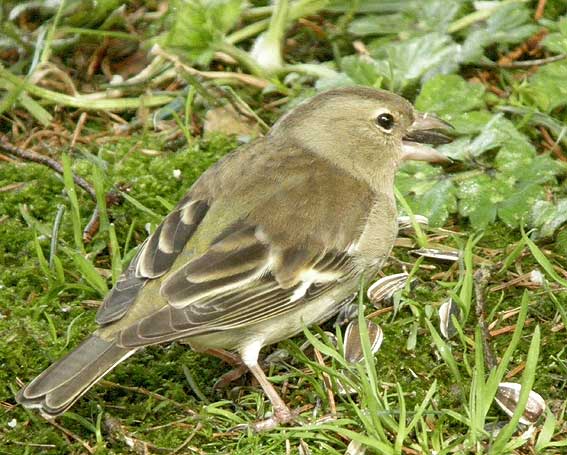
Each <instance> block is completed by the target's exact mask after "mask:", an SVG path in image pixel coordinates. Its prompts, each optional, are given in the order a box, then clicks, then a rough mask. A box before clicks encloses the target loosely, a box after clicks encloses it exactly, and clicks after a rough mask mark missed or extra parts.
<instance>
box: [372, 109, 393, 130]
mask: <svg viewBox="0 0 567 455" xmlns="http://www.w3.org/2000/svg"><path fill="white" fill-rule="evenodd" d="M394 123H395V122H394V116H393V115H392V114H388V113H383V114H380V115H379V116H378V117H376V124H377V125H378V126H379V127H381V128H383V129H384V130H386V131H390V130H391V129H392V128H393V127H394Z"/></svg>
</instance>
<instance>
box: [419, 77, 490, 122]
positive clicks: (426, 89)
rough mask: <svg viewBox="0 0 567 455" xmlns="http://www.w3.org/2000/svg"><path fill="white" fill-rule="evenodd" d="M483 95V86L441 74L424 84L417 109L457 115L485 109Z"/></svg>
mask: <svg viewBox="0 0 567 455" xmlns="http://www.w3.org/2000/svg"><path fill="white" fill-rule="evenodd" d="M483 95H484V87H483V86H482V85H481V84H471V83H469V82H467V81H465V80H464V79H463V78H462V77H461V76H457V75H456V74H451V75H442V74H440V75H437V76H435V77H433V78H431V79H430V80H428V81H427V82H426V83H425V84H423V87H422V89H421V92H420V94H419V96H418V97H417V99H416V101H415V107H416V108H417V109H418V110H419V111H422V112H433V113H436V114H439V115H444V114H445V115H447V114H456V113H461V112H467V111H472V110H474V109H478V108H481V107H484V100H483V98H482V97H483Z"/></svg>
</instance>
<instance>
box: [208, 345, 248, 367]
mask: <svg viewBox="0 0 567 455" xmlns="http://www.w3.org/2000/svg"><path fill="white" fill-rule="evenodd" d="M203 352H204V353H205V354H209V355H212V356H214V357H216V358H217V359H221V360H222V361H223V362H226V363H228V364H229V365H231V366H233V367H239V366H241V365H243V363H242V359H241V358H240V356H239V355H238V354H234V353H233V352H230V351H227V350H225V349H216V348H210V349H207V350H205V351H203Z"/></svg>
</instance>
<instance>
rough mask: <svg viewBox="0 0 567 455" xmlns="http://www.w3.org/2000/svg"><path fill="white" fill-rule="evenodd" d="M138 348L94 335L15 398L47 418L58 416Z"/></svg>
mask: <svg viewBox="0 0 567 455" xmlns="http://www.w3.org/2000/svg"><path fill="white" fill-rule="evenodd" d="M135 351H136V349H128V348H123V347H120V346H117V344H116V343H115V342H113V341H105V340H103V339H102V338H99V337H98V336H96V335H93V336H91V337H90V338H87V339H86V340H85V341H83V342H82V343H81V344H80V345H79V346H78V347H77V348H76V349H75V350H74V351H71V352H70V353H69V354H67V355H66V356H65V357H63V358H62V359H60V360H59V361H57V362H56V363H54V364H53V365H51V366H50V367H49V368H47V369H46V370H45V371H44V372H43V373H41V374H40V375H39V376H38V377H37V378H35V379H34V380H33V381H32V382H31V383H30V384H28V386H27V387H24V388H23V389H22V390H20V392H19V393H18V395H17V397H16V399H17V401H18V402H19V403H20V404H22V405H24V406H25V407H28V408H38V409H39V410H40V412H41V413H42V414H43V415H44V416H45V417H47V418H50V417H55V416H57V415H59V414H62V413H63V412H65V411H66V410H67V409H68V408H69V407H70V406H71V405H72V404H73V403H74V402H75V401H76V400H78V399H79V398H80V397H81V396H82V395H83V394H84V393H86V391H87V390H89V388H91V386H93V385H94V384H95V383H96V382H97V381H98V380H99V379H101V378H102V377H103V376H104V375H105V374H106V373H108V372H109V371H110V370H112V369H113V368H114V367H115V366H116V365H118V364H119V363H120V362H122V361H123V360H125V359H126V358H127V357H129V356H130V355H132V354H133V353H134V352H135Z"/></svg>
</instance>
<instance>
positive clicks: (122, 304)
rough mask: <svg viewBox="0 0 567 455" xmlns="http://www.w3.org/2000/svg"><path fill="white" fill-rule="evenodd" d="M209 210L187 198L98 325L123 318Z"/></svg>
mask: <svg viewBox="0 0 567 455" xmlns="http://www.w3.org/2000/svg"><path fill="white" fill-rule="evenodd" d="M208 208H209V206H208V204H207V203H206V202H204V201H200V200H197V201H194V200H191V199H188V198H187V199H184V200H183V201H181V202H180V203H179V205H178V206H177V207H176V208H175V209H174V210H173V211H172V212H171V213H170V214H169V215H168V216H167V217H166V218H165V219H164V220H163V222H162V223H161V224H160V225H159V226H158V228H157V229H156V231H155V232H154V233H153V234H152V235H151V236H150V237H148V239H147V240H146V241H145V242H144V244H143V245H142V246H141V247H140V250H139V252H138V254H137V255H136V257H135V258H134V259H133V260H132V262H131V263H130V265H129V266H128V268H127V269H126V271H125V272H124V273H123V274H122V276H121V277H120V278H119V279H118V281H117V282H116V284H115V285H114V288H113V289H112V291H111V292H110V293H109V294H108V295H107V296H106V298H105V299H104V302H103V304H102V306H101V307H100V308H99V310H98V313H97V315H96V321H97V322H98V323H99V324H101V325H105V324H109V323H111V322H115V321H117V320H118V319H120V318H122V316H124V314H125V313H126V312H127V311H128V309H129V308H130V307H131V305H132V304H133V303H134V302H135V300H136V298H137V297H138V294H139V293H140V291H141V290H142V288H143V287H144V285H145V284H146V283H147V282H148V281H150V280H153V279H155V278H158V277H160V276H162V275H163V274H165V273H166V272H167V271H169V269H170V268H171V266H172V265H173V263H174V262H175V260H176V259H177V257H178V256H179V253H181V251H182V250H183V248H185V245H186V244H187V242H188V241H189V240H190V238H191V236H192V235H193V233H194V232H195V230H196V229H197V227H198V226H199V224H200V223H201V221H202V220H203V218H204V216H205V214H206V213H207V211H208Z"/></svg>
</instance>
